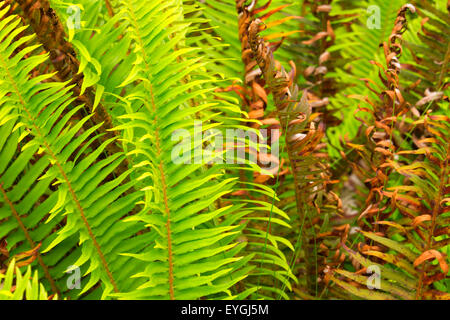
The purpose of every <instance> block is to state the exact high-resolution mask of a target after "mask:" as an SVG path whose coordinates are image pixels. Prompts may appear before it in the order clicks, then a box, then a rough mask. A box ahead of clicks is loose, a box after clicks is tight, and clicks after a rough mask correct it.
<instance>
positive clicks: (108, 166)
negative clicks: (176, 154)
mask: <svg viewBox="0 0 450 320" xmlns="http://www.w3.org/2000/svg"><path fill="white" fill-rule="evenodd" d="M5 12H6V9H5V10H3V11H2V14H4V13H5ZM3 22H4V23H3V24H2V30H1V37H2V43H1V50H0V57H1V74H2V95H1V105H2V113H1V119H2V120H1V121H2V127H1V130H2V143H1V168H0V169H1V170H0V171H1V176H0V181H1V182H0V183H1V189H0V190H1V191H2V192H1V193H2V198H1V203H2V207H1V219H2V221H3V222H2V231H1V234H2V237H4V236H8V247H9V248H15V250H19V251H25V250H23V249H24V248H26V247H28V248H34V247H35V246H36V245H37V244H38V243H42V249H43V250H42V251H41V253H39V255H38V262H39V265H40V268H41V271H42V273H43V275H45V278H46V280H47V281H48V282H49V283H50V286H51V287H52V289H53V290H54V291H56V292H58V291H61V292H63V291H67V289H68V288H67V287H66V286H65V281H64V275H65V274H64V272H65V271H66V270H67V269H68V267H69V266H72V265H76V266H78V267H79V268H81V270H82V272H84V274H85V277H84V278H83V285H84V289H83V290H82V291H81V292H78V294H79V293H84V292H87V291H88V290H90V289H91V288H92V287H93V286H96V287H97V288H100V286H98V284H102V285H103V286H104V288H102V290H104V291H103V293H100V294H99V293H97V294H99V295H98V296H100V295H102V294H108V293H109V292H110V291H118V290H119V287H118V285H117V282H116V281H118V280H116V279H127V280H124V282H121V283H122V284H123V287H124V288H129V287H130V285H131V284H132V283H134V282H135V281H133V280H128V279H129V276H127V275H126V272H124V273H121V274H120V275H117V274H115V273H116V272H117V270H119V269H121V270H122V271H124V270H123V269H122V264H123V263H125V262H126V261H127V260H128V259H129V258H126V257H118V256H117V254H118V253H119V252H122V251H124V250H126V249H125V248H127V250H130V249H131V250H134V249H135V248H139V247H142V246H143V242H140V241H139V240H138V239H136V238H135V237H134V236H135V233H136V232H137V231H138V230H140V229H142V225H140V224H135V225H130V224H126V223H124V222H123V221H121V220H120V219H121V218H122V217H124V216H126V214H127V212H128V211H129V210H130V209H131V208H132V207H133V205H134V201H136V200H137V199H138V198H139V196H140V194H137V193H131V194H129V195H127V196H126V197H125V196H123V195H124V192H125V191H127V190H128V189H130V188H131V187H132V186H133V185H134V184H135V182H128V183H126V184H123V185H120V183H121V182H122V181H123V180H124V179H125V178H126V177H127V176H128V175H129V173H130V172H129V171H128V172H125V173H123V174H122V175H121V176H118V177H113V178H111V176H110V175H111V173H112V171H113V170H114V169H115V168H117V166H118V165H119V164H120V163H121V162H122V161H123V160H124V158H125V156H124V154H123V153H122V154H120V153H117V154H114V155H112V156H111V157H108V158H105V159H101V157H100V155H101V154H102V151H103V150H104V149H105V147H106V146H107V145H108V144H109V143H111V142H112V140H108V141H106V142H104V143H102V144H101V146H100V147H99V148H98V149H96V150H95V151H93V150H91V149H90V144H91V143H92V142H93V141H94V140H96V139H98V136H96V135H93V133H94V131H95V130H96V129H97V128H98V127H100V126H101V125H102V123H99V124H97V125H96V126H93V127H91V128H90V129H89V130H87V131H84V130H82V126H83V124H84V123H85V122H87V121H88V120H89V119H90V118H91V117H92V115H90V116H87V117H85V118H82V119H79V120H78V121H77V122H74V119H73V118H72V117H73V115H74V114H75V113H76V112H77V110H79V109H80V108H81V107H82V106H77V107H75V108H71V109H70V110H69V108H68V105H69V104H70V103H72V102H73V101H74V98H71V95H70V93H69V90H70V86H67V84H65V83H59V82H44V80H46V79H48V78H50V76H51V75H50V74H43V75H41V76H38V77H35V78H30V77H29V76H28V75H27V74H28V72H30V71H31V70H32V69H34V68H36V67H37V66H39V64H41V63H43V62H44V61H46V60H47V58H48V55H47V54H41V55H36V54H33V51H34V50H35V49H37V48H38V45H34V46H27V41H29V40H31V38H33V36H27V37H19V38H16V37H17V36H18V34H19V33H20V32H22V31H24V30H25V29H26V27H20V28H15V27H16V26H17V25H18V24H19V23H20V19H19V18H18V17H17V16H14V15H11V16H9V17H8V18H6V19H5V20H3ZM14 40H15V41H14ZM88 155H89V156H88ZM82 172H83V175H81V173H82ZM11 235H13V236H11ZM131 237H133V241H131V239H130V238H131ZM142 238H145V236H143V237H142ZM130 241H131V243H130ZM134 241H136V242H134ZM77 243H79V244H80V246H77ZM46 253H48V254H46Z"/></svg>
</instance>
